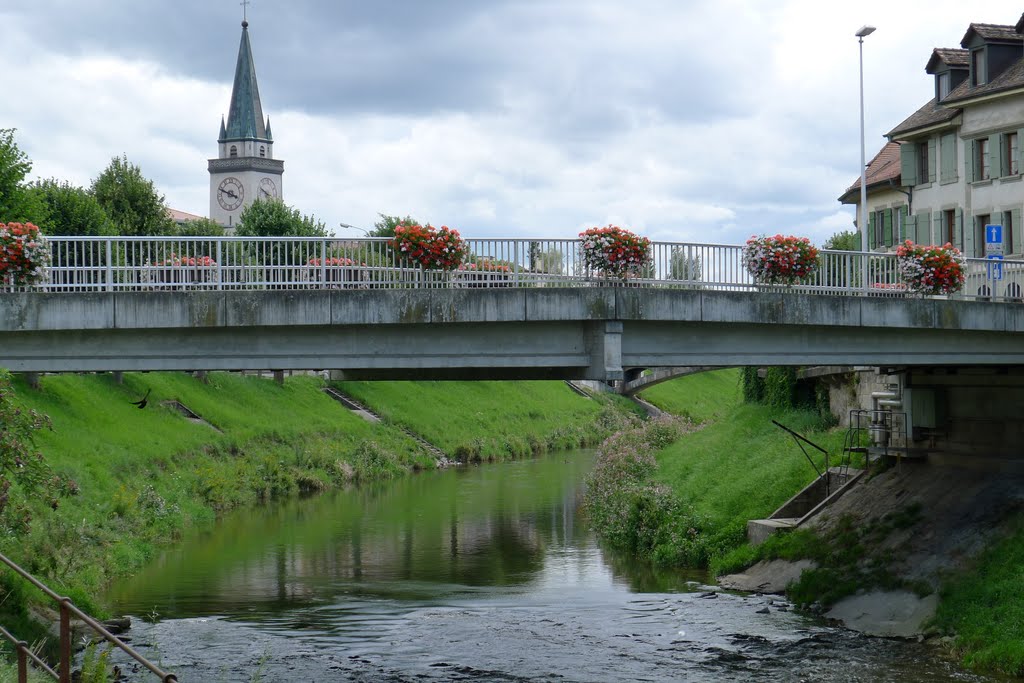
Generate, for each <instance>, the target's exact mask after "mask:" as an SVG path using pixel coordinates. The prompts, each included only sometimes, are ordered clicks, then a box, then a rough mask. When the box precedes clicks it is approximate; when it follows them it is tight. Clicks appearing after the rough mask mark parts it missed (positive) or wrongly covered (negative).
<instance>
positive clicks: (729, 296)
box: [0, 287, 1024, 381]
mask: <svg viewBox="0 0 1024 683" xmlns="http://www.w3.org/2000/svg"><path fill="white" fill-rule="evenodd" d="M760 364H770V365H908V366H924V365H1024V306H1015V305H1007V304H999V303H992V302H984V301H968V300H961V301H946V300H933V299H890V298H875V297H850V296H828V295H815V294H801V293H781V292H750V291H744V292H723V291H714V290H700V289H661V288H623V287H581V288H565V289H561V288H553V287H537V288H532V289H528V288H523V289H421V290H416V289H407V290H389V289H379V290H263V291H259V290H253V291H172V292H83V293H72V292H65V293H59V294H54V293H45V292H13V293H5V294H3V296H0V366H3V367H6V368H8V369H10V370H13V371H24V372H65V371H113V370H124V371H140V370H241V369H281V370H287V369H336V370H341V371H343V374H344V376H346V377H350V378H365V379H407V378H418V379H423V378H439V379H440V378H444V379H466V378H472V379H507V378H517V379H540V378H559V379H595V380H604V381H609V380H622V379H623V378H624V377H625V373H626V371H627V370H629V369H637V368H652V367H682V366H726V365H760Z"/></svg>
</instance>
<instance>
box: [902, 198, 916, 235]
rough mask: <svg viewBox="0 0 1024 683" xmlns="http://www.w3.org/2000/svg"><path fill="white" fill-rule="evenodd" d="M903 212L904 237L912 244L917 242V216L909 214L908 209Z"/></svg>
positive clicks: (903, 209) (904, 208) (905, 208)
mask: <svg viewBox="0 0 1024 683" xmlns="http://www.w3.org/2000/svg"><path fill="white" fill-rule="evenodd" d="M901 211H902V212H903V236H904V238H905V239H908V240H910V241H911V242H917V216H911V215H909V214H907V207H905V206H904V207H903V208H902V209H901Z"/></svg>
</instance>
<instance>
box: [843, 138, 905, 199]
mask: <svg viewBox="0 0 1024 683" xmlns="http://www.w3.org/2000/svg"><path fill="white" fill-rule="evenodd" d="M890 180H894V181H896V185H899V184H900V183H899V180H900V143H898V142H887V143H885V146H884V147H882V149H881V150H880V151H879V152H878V154H876V155H875V158H874V159H872V160H871V162H870V163H869V164H868V168H867V186H868V188H869V189H870V188H871V186H873V185H877V184H880V183H888V182H889V181H890ZM859 196H860V178H857V180H855V181H854V182H853V185H850V187H848V188H847V189H846V192H844V193H843V196H842V197H840V198H839V201H841V202H843V203H844V204H856V203H857V199H856V198H857V197H859Z"/></svg>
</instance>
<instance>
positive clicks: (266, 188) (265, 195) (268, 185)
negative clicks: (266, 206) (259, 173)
mask: <svg viewBox="0 0 1024 683" xmlns="http://www.w3.org/2000/svg"><path fill="white" fill-rule="evenodd" d="M272 197H277V185H275V184H274V181H273V180H271V179H270V178H264V179H263V180H261V181H260V198H262V199H270V198H272Z"/></svg>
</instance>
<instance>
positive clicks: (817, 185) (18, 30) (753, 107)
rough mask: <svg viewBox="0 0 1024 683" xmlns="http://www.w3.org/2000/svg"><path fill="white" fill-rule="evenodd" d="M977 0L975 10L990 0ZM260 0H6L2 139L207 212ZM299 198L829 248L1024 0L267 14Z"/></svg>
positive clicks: (500, 232) (328, 7)
mask: <svg viewBox="0 0 1024 683" xmlns="http://www.w3.org/2000/svg"><path fill="white" fill-rule="evenodd" d="M969 4H975V5H976V7H975V8H974V9H971V8H970V7H968V5H969ZM242 11H243V8H242V7H241V6H240V4H239V1H238V0H175V1H174V2H164V3H160V2H152V1H149V0H143V1H140V0H133V1H131V2H129V1H128V0H7V1H6V2H4V3H3V4H0V26H3V27H4V31H3V49H2V50H0V94H2V95H0V98H2V101H3V106H2V108H0V128H15V129H16V133H15V140H16V142H17V144H18V145H19V147H20V148H21V149H22V150H23V151H24V152H25V153H26V154H27V155H28V157H29V158H30V159H31V161H32V162H33V171H32V175H31V178H33V179H35V178H56V179H58V180H67V181H70V182H71V183H73V184H76V185H81V186H88V185H89V183H90V182H91V181H92V179H93V178H95V177H96V176H98V175H99V174H100V173H101V172H102V171H103V170H104V168H106V167H107V165H108V164H109V163H110V161H111V159H112V158H113V157H117V156H121V155H124V156H126V157H127V159H128V160H129V161H130V162H131V163H133V164H136V165H138V166H139V167H140V168H141V170H142V173H143V175H145V176H146V177H147V178H149V179H151V180H152V181H153V182H154V184H155V186H156V188H157V190H158V191H159V192H160V193H161V194H163V195H164V197H165V199H166V203H167V205H168V206H170V207H172V208H175V209H179V210H182V211H187V212H189V213H195V214H199V215H208V213H209V202H210V199H209V174H208V172H207V160H208V159H210V158H212V157H214V156H216V153H217V134H218V131H219V126H220V120H221V117H222V116H226V114H227V109H228V103H229V100H230V96H231V82H232V78H233V75H234V68H235V61H236V58H237V55H238V44H239V39H240V36H241V25H240V24H241V20H242ZM246 11H247V13H248V21H249V35H250V40H251V43H252V49H253V56H254V60H255V64H256V73H257V76H258V80H259V89H260V96H261V99H262V102H263V110H264V114H265V115H267V116H269V117H270V119H271V124H272V127H273V133H274V156H275V157H276V158H278V159H282V160H284V163H285V173H284V177H283V185H284V188H283V189H284V201H285V202H286V203H287V204H288V205H290V206H292V207H294V208H296V209H298V210H299V211H301V212H302V213H303V214H307V215H313V216H315V217H316V218H317V219H318V220H321V221H323V222H324V223H325V224H326V225H327V227H328V230H329V231H330V232H334V233H336V234H339V235H349V236H354V235H355V233H353V232H352V231H350V230H347V229H344V228H341V227H339V225H340V224H342V223H345V224H349V225H354V226H359V227H362V228H372V227H373V223H374V222H375V221H376V220H378V214H381V213H384V214H389V215H403V216H404V215H412V216H413V217H415V218H417V219H419V220H420V221H422V222H430V223H432V224H434V225H448V226H450V227H454V228H457V229H458V230H459V231H460V232H461V233H462V235H463V236H464V237H473V238H482V237H538V238H540V237H552V238H554V237H558V238H565V237H575V236H576V234H577V233H578V232H579V231H581V230H584V229H586V228H588V227H592V226H596V225H607V224H615V225H619V226H622V227H626V228H629V229H631V230H633V231H635V232H638V233H640V234H643V235H646V236H648V237H650V238H652V239H654V240H662V241H679V242H701V243H717V244H738V243H741V242H743V241H744V240H746V238H747V237H749V236H751V235H755V234H775V233H777V232H782V233H785V234H795V235H802V236H808V237H810V238H811V240H812V241H814V242H815V243H817V244H821V242H823V241H824V240H825V239H827V238H828V237H829V236H831V235H833V234H834V233H836V232H838V231H841V230H850V229H852V228H853V215H854V211H853V207H850V206H843V205H841V204H840V203H839V201H838V199H837V198H838V197H839V195H841V194H842V193H843V192H844V191H845V189H846V188H847V187H849V186H850V184H851V183H853V182H854V180H856V178H857V177H858V175H859V173H860V109H859V103H860V100H859V88H858V83H859V81H858V73H859V65H858V43H857V38H856V37H855V36H854V34H855V33H856V31H857V30H858V29H859V28H860V27H861V26H863V25H865V24H871V25H873V26H876V27H877V31H876V32H875V33H873V34H872V35H870V36H868V37H867V38H865V40H864V46H863V53H864V100H865V137H866V150H867V158H868V159H869V160H870V158H871V157H872V156H873V155H874V154H875V153H876V152H877V151H878V150H879V149H881V147H882V145H883V144H884V143H885V138H884V134H885V133H886V132H887V131H889V130H891V129H892V128H894V127H895V126H896V125H897V124H899V123H900V122H901V121H902V120H904V119H905V118H906V117H907V116H909V115H910V114H912V113H913V112H914V111H916V110H917V109H918V108H919V107H921V106H922V105H923V104H925V103H926V102H927V101H928V100H929V99H931V97H932V93H933V87H934V86H933V80H932V77H931V76H928V75H927V74H926V73H925V71H924V69H925V64H926V63H927V61H928V58H929V57H930V56H931V51H932V49H933V48H935V47H959V43H960V40H961V39H962V38H963V35H964V33H965V32H966V30H967V28H968V26H969V24H970V23H972V22H976V23H995V24H1011V25H1012V24H1015V23H1016V22H1017V20H1018V19H1019V18H1020V17H1021V11H1022V6H1021V5H1020V3H1019V2H1011V1H1009V0H986V2H984V3H965V2H963V0H929V1H928V2H919V1H917V0H908V1H901V2H898V3H897V2H892V1H891V0H886V1H882V0H861V1H860V2H856V3H838V2H828V1H826V2H822V1H821V0H714V1H712V0H699V1H691V0H630V1H629V2H624V1H622V0H429V1H424V0H373V1H368V0H359V1H358V2H357V1H355V0H252V2H251V3H250V4H249V5H248V7H247V9H246Z"/></svg>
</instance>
